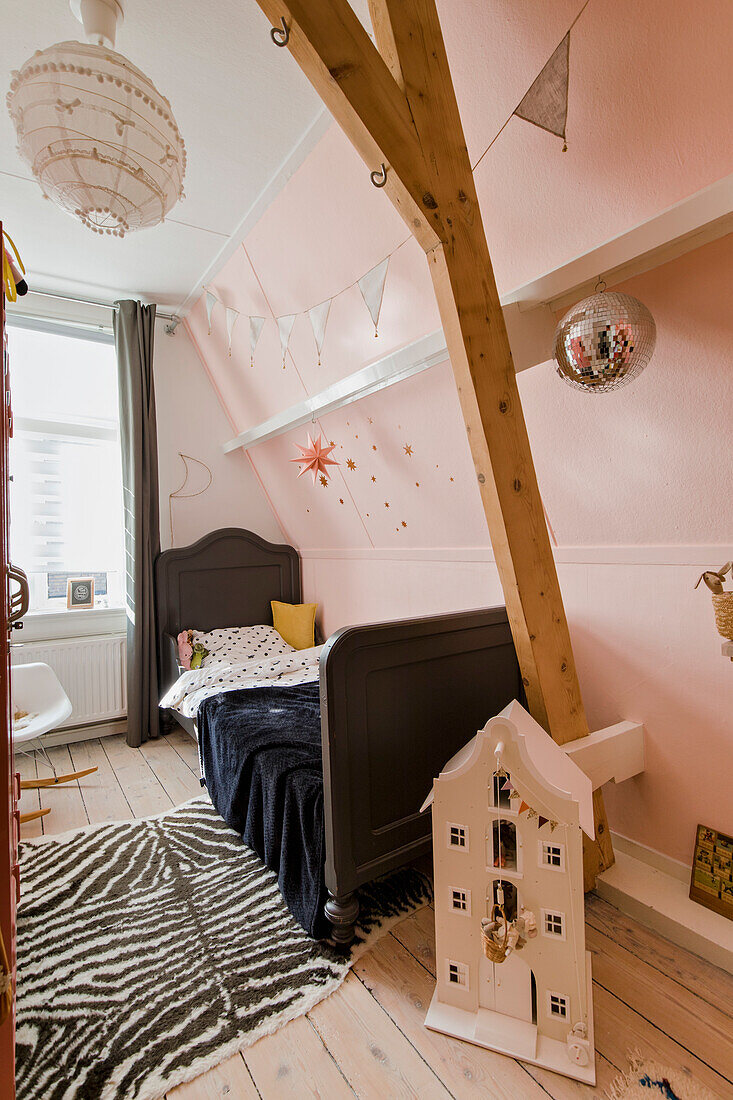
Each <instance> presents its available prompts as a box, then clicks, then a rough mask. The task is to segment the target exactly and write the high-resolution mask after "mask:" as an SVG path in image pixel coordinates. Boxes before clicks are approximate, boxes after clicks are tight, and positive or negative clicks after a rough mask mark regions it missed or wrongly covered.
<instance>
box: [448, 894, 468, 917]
mask: <svg viewBox="0 0 733 1100" xmlns="http://www.w3.org/2000/svg"><path fill="white" fill-rule="evenodd" d="M450 905H451V909H453V910H454V911H455V912H456V913H465V914H466V916H467V917H470V916H471V891H470V890H462V889H457V888H455V887H452V888H451V891H450Z"/></svg>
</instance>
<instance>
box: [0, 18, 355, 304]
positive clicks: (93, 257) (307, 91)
mask: <svg viewBox="0 0 733 1100" xmlns="http://www.w3.org/2000/svg"><path fill="white" fill-rule="evenodd" d="M124 6H125V22H124V24H123V25H122V26H121V27H120V28H119V29H118V34H117V44H116V48H117V49H118V50H119V52H120V53H122V54H124V55H125V56H127V57H129V59H130V61H132V62H133V63H134V64H135V65H137V66H139V67H140V68H141V69H142V70H143V72H145V73H146V74H147V75H148V76H149V77H150V78H151V79H152V80H153V82H154V83H155V84H156V86H157V87H158V88H159V90H160V91H161V92H162V93H163V94H164V95H166V96H167V97H168V99H169V100H170V101H171V104H172V107H173V112H174V114H175V117H176V121H177V122H178V125H179V128H180V130H181V133H182V134H183V137H184V140H185V142H186V150H187V154H188V168H187V173H186V180H185V191H186V198H185V199H184V200H183V201H182V202H181V203H179V204H178V205H177V206H175V207H174V208H173V210H172V211H171V214H170V217H169V218H168V219H167V220H166V222H165V223H164V224H163V225H160V226H157V227H156V228H154V229H146V230H141V231H139V232H137V233H130V234H128V235H127V236H126V237H125V238H124V239H122V240H119V239H113V238H106V237H100V236H98V235H97V234H94V233H91V232H90V231H89V230H87V229H85V228H84V226H83V225H81V223H79V222H78V221H77V220H76V219H75V218H73V217H71V216H70V215H67V214H65V213H63V212H62V211H61V210H59V209H58V208H57V207H56V206H54V205H53V204H52V203H50V202H48V201H47V200H45V199H44V197H43V195H42V194H41V191H40V188H39V187H38V185H37V183H36V182H35V180H34V179H33V177H32V176H31V173H30V171H29V169H28V167H27V166H26V164H25V163H24V162H23V161H22V160H21V158H20V157H19V155H18V153H17V151H16V139H15V132H14V129H13V125H12V123H11V121H10V118H9V116H8V114H7V112H6V111H5V110H2V109H0V219H1V220H2V221H3V223H4V224H5V226H6V228H7V230H8V232H9V233H10V235H11V236H12V237H13V239H14V240H15V242H16V244H17V245H18V248H19V249H20V252H21V255H22V257H23V260H24V262H25V265H26V268H27V270H28V273H29V283H30V285H31V286H32V287H35V288H36V289H44V290H56V291H64V292H65V293H68V294H73V295H79V296H92V297H95V298H102V299H104V300H109V301H112V300H114V298H115V297H118V296H120V295H133V296H135V297H142V298H148V299H150V300H151V301H156V302H158V303H159V304H160V305H162V306H164V307H172V309H173V310H176V309H180V308H181V306H182V305H183V304H184V303H185V302H186V299H187V298H188V297H189V296H191V295H192V294H196V293H198V292H199V291H200V288H201V283H202V281H203V280H205V279H206V277H207V276H210V275H212V274H213V270H212V268H214V267H216V266H217V265H218V263H219V262H222V261H223V259H224V257H225V256H226V254H227V252H228V250H231V248H232V247H233V245H234V243H236V242H238V240H239V239H241V235H242V232H243V231H246V229H248V228H249V226H250V225H251V224H252V223H253V222H254V221H255V220H256V218H257V216H258V215H259V214H260V213H262V209H263V207H264V206H266V205H267V202H268V200H271V199H272V198H273V197H274V194H275V193H276V190H277V187H278V182H279V183H282V182H284V180H285V178H286V177H287V175H289V174H291V173H292V171H293V170H294V168H295V167H297V165H298V164H299V163H300V161H301V160H302V159H303V158H304V157H305V155H307V152H308V151H309V149H310V148H311V147H312V145H313V144H314V142H315V140H317V138H318V136H320V134H321V133H322V132H323V129H324V127H325V125H326V123H327V116H325V115H324V113H323V111H322V108H321V104H320V100H319V99H318V97H317V95H316V94H315V92H314V91H313V89H312V88H311V86H310V84H309V83H308V82H307V81H306V79H305V78H304V77H303V75H302V74H301V73H300V71H299V69H298V68H297V66H296V64H295V62H294V61H293V59H292V58H291V57H290V56H289V53H288V51H287V50H282V49H277V48H276V47H275V46H274V45H273V43H272V42H271V40H270V36H269V26H268V23H267V20H266V19H265V17H264V16H263V14H262V12H261V11H260V9H259V7H258V6H257V4H256V3H255V0H210V2H209V3H208V4H203V5H202V4H201V3H200V0H159V2H158V3H154V4H151V3H149V2H148V0H125V3H124ZM353 6H354V8H355V9H356V10H357V11H358V12H359V15H360V17H361V18H362V20H363V21H365V22H366V25H368V21H367V11H366V8H367V0H354V4H353ZM0 14H1V17H2V24H1V25H2V28H3V33H2V55H1V57H0V91H2V92H3V93H4V91H5V90H6V89H7V87H8V85H9V83H10V73H11V70H12V69H15V68H19V67H20V66H21V65H22V64H23V62H24V61H25V60H26V59H27V58H28V57H30V56H31V54H33V53H34V52H35V50H37V49H43V48H45V47H46V46H50V45H51V44H52V43H54V42H59V41H63V40H66V39H70V38H78V37H81V35H82V31H81V26H80V24H79V23H77V22H76V20H75V19H74V17H73V15H72V14H71V11H70V9H69V5H68V0H33V2H32V3H25V4H18V3H17V2H16V0H0Z"/></svg>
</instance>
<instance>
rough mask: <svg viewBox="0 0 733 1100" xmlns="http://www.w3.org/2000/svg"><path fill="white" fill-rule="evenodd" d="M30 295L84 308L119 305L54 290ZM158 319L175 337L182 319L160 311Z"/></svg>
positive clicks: (34, 292)
mask: <svg viewBox="0 0 733 1100" xmlns="http://www.w3.org/2000/svg"><path fill="white" fill-rule="evenodd" d="M29 293H30V294H37V295H38V296H39V297H41V298H56V299H57V300H58V301H60V302H77V303H78V304H79V305H82V306H99V307H100V308H101V309H112V310H116V309H117V305H116V304H115V303H114V302H101V301H100V300H99V299H98V298H78V297H75V296H74V295H73V294H57V293H56V292H55V291H53V290H33V289H30V290H29ZM155 316H156V318H160V320H161V321H168V322H169V323H168V324H167V325H166V326H165V331H166V332H167V333H168V335H169V336H173V335H174V333H175V331H176V326H177V325H179V324H180V323H181V318H180V317H178V316H177V315H176V314H175V313H162V312H161V311H160V310H158V309H156V311H155Z"/></svg>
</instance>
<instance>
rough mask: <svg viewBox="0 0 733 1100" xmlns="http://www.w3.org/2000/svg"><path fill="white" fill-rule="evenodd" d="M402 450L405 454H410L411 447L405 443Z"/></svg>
mask: <svg viewBox="0 0 733 1100" xmlns="http://www.w3.org/2000/svg"><path fill="white" fill-rule="evenodd" d="M404 451H405V454H406V455H411V454H412V447H411V445H410V444H409V443H405V446H404Z"/></svg>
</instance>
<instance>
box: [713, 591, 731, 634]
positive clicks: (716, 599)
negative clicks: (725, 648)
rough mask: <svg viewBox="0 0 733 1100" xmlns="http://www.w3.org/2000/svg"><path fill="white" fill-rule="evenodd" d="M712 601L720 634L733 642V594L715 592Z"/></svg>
mask: <svg viewBox="0 0 733 1100" xmlns="http://www.w3.org/2000/svg"><path fill="white" fill-rule="evenodd" d="M712 600H713V610H714V612H715V625H716V626H717V628H718V633H719V634H720V636H721V637H722V638H727V640H728V641H729V642H733V592H717V593H716V592H713V595H712Z"/></svg>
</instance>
